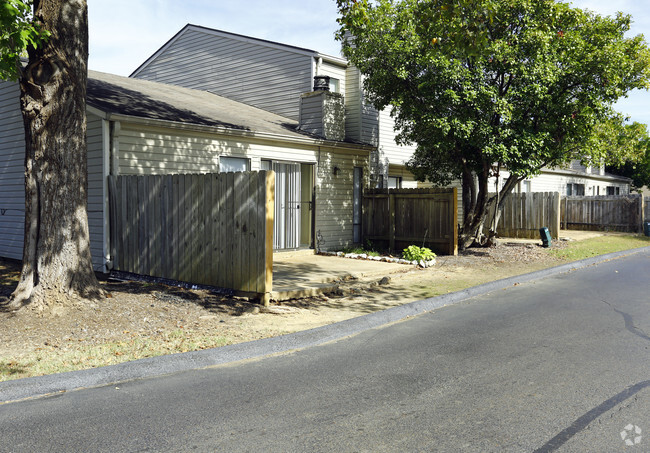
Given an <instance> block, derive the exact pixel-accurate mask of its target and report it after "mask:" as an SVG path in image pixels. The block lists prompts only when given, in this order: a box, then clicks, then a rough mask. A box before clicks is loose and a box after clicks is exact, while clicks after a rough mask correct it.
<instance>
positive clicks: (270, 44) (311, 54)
mask: <svg viewBox="0 0 650 453" xmlns="http://www.w3.org/2000/svg"><path fill="white" fill-rule="evenodd" d="M190 31H197V32H201V33H205V34H207V35H212V36H218V37H221V38H227V39H232V40H235V41H240V42H245V43H251V44H255V45H259V46H262V47H267V48H270V49H278V50H283V51H287V52H292V53H295V54H299V55H305V56H308V57H317V56H320V54H319V53H318V52H316V51H315V50H311V49H306V48H303V47H297V46H291V45H288V44H282V43H278V42H274V41H268V40H265V39H260V38H253V37H250V36H244V35H240V34H237V33H231V32H227V31H223V30H217V29H214V28H208V27H203V26H200V25H193V24H187V25H186V26H185V27H183V28H182V29H181V30H180V31H179V32H178V33H176V34H175V35H174V36H173V37H172V38H171V39H170V40H169V41H167V42H166V43H165V44H164V45H163V46H162V47H161V48H160V49H158V50H157V51H156V52H155V53H154V54H153V55H152V56H151V57H149V58H148V59H147V60H146V61H145V62H144V63H142V64H141V65H140V66H139V67H138V68H137V69H136V70H135V71H133V73H132V74H131V75H130V77H137V75H138V74H139V73H140V72H141V71H142V70H143V69H144V68H146V67H147V66H148V65H149V63H151V62H152V61H153V60H155V59H156V58H158V57H159V56H160V55H162V54H163V53H164V52H165V50H167V49H168V48H169V47H171V46H172V45H173V44H174V43H175V42H176V41H178V40H179V39H180V38H181V37H182V36H183V35H185V34H187V33H188V32H190ZM332 58H334V59H336V57H332ZM341 61H344V60H341Z"/></svg>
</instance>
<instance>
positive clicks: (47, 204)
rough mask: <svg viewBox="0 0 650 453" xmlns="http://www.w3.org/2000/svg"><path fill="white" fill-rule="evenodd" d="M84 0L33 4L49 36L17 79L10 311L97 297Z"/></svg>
mask: <svg viewBox="0 0 650 453" xmlns="http://www.w3.org/2000/svg"><path fill="white" fill-rule="evenodd" d="M87 17H88V12H87V5H86V1H85V0H40V1H35V2H34V20H36V21H40V22H41V24H42V26H43V28H44V29H45V30H48V31H49V32H50V33H51V36H50V38H49V40H48V41H47V42H46V43H45V45H43V46H41V47H39V48H38V49H33V48H30V49H29V50H28V53H29V61H28V64H27V66H26V67H25V68H24V69H23V70H22V73H21V77H20V88H21V97H20V101H21V109H22V114H23V122H24V126H25V145H26V155H25V242H24V250H23V268H22V273H21V277H20V281H19V284H18V287H17V288H16V290H15V292H14V293H13V294H12V297H11V301H10V305H11V307H12V308H20V307H24V306H30V307H36V308H38V309H43V308H45V307H47V306H53V305H68V304H71V303H78V302H82V301H84V300H90V299H98V298H100V297H102V296H103V293H102V291H101V289H100V286H99V283H98V282H97V278H96V277H95V274H94V272H93V267H92V261H91V256H90V238H89V231H88V217H87V184H88V183H87V179H88V177H87V146H86V80H87V77H88V69H87V64H88V63H87V62H88V19H87Z"/></svg>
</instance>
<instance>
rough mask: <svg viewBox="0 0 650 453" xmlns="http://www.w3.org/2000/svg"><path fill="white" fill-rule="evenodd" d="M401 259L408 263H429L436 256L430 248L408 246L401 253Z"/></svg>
mask: <svg viewBox="0 0 650 453" xmlns="http://www.w3.org/2000/svg"><path fill="white" fill-rule="evenodd" d="M402 257H404V259H405V260H409V261H420V260H424V261H430V260H432V259H434V258H435V257H436V254H435V253H433V252H432V251H431V249H430V248H427V247H418V246H417V245H409V246H408V247H406V248H405V249H404V251H403V252H402Z"/></svg>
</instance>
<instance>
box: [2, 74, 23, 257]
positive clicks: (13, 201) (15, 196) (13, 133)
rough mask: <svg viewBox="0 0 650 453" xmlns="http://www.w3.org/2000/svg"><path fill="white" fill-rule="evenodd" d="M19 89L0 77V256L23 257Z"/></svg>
mask: <svg viewBox="0 0 650 453" xmlns="http://www.w3.org/2000/svg"><path fill="white" fill-rule="evenodd" d="M19 99H20V89H19V88H18V84H17V83H15V82H3V81H0V193H2V198H1V199H0V256H3V257H5V258H13V259H18V260H20V259H22V257H23V238H24V224H25V176H24V175H25V132H24V129H23V120H22V115H21V114H20V100H19Z"/></svg>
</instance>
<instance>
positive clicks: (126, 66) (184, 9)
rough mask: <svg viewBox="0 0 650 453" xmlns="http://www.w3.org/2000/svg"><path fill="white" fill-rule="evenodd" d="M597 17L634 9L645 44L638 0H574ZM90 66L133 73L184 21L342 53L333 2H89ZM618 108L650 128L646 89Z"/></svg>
mask: <svg viewBox="0 0 650 453" xmlns="http://www.w3.org/2000/svg"><path fill="white" fill-rule="evenodd" d="M571 3H572V5H573V6H574V7H577V8H583V9H590V10H592V11H594V12H596V13H599V14H602V15H613V14H616V12H617V11H622V12H624V13H626V14H631V15H632V18H633V21H634V22H633V24H632V29H631V30H630V33H629V34H630V35H631V36H634V35H638V34H643V35H645V36H646V40H649V41H650V8H648V7H647V2H646V1H641V0H616V1H613V0H574V1H572V2H571ZM88 16H89V18H88V21H89V36H90V37H89V39H90V43H89V44H90V57H89V62H88V64H89V68H90V69H92V70H95V71H103V72H109V73H112V74H118V75H123V76H128V75H130V74H131V73H132V72H133V71H135V69H137V68H138V66H140V64H142V63H143V62H144V61H145V60H146V59H147V58H149V57H150V56H151V55H152V54H153V53H155V52H156V51H157V50H158V49H159V48H160V47H162V46H163V45H164V44H165V43H166V42H167V41H168V40H169V39H171V38H172V37H173V36H174V35H175V34H176V33H177V32H178V31H179V30H180V29H181V28H183V27H184V26H185V25H186V24H188V23H191V24H194V25H201V26H204V27H209V28H215V29H217V30H223V31H227V32H232V33H238V34H242V35H246V36H252V37H255V38H261V39H266V40H269V41H275V42H280V43H283V44H290V45H293V46H298V47H304V48H307V49H312V50H316V51H319V52H321V53H325V54H329V55H335V56H340V52H339V47H340V46H339V44H338V42H336V41H335V39H334V32H335V31H336V29H337V23H336V18H337V13H336V2H335V0H280V1H275V2H273V1H269V0H183V1H179V0H136V1H133V0H88ZM616 108H617V110H618V111H620V112H622V113H624V114H626V115H629V116H630V118H631V120H632V121H638V122H640V123H644V124H648V125H649V126H650V92H646V91H635V92H632V93H630V95H629V97H628V98H627V99H622V100H621V101H619V102H618V104H617V106H616Z"/></svg>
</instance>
